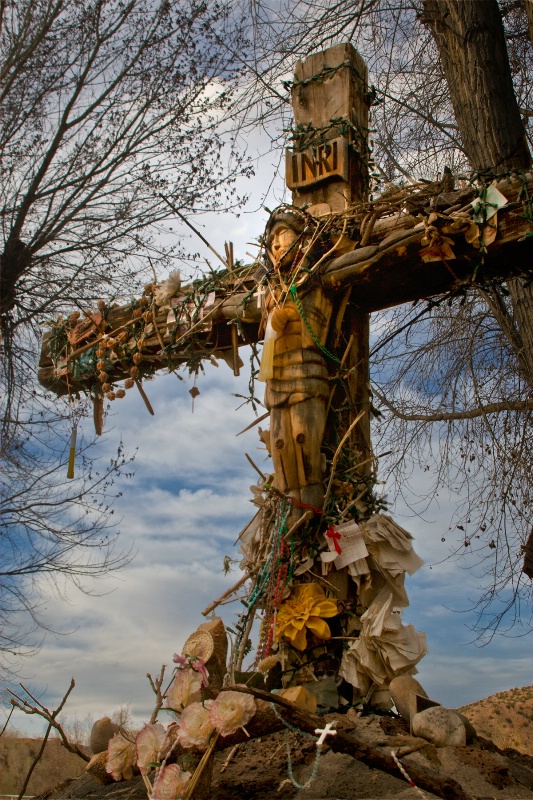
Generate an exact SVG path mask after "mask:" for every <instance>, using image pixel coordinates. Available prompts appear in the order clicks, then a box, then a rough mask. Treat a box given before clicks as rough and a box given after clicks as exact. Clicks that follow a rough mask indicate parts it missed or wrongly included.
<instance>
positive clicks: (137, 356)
mask: <svg viewBox="0 0 533 800" xmlns="http://www.w3.org/2000/svg"><path fill="white" fill-rule="evenodd" d="M142 360H143V357H142V355H141V354H140V353H134V354H133V359H132V361H133V363H134V364H140V363H141V361H142Z"/></svg>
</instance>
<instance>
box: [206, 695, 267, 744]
mask: <svg viewBox="0 0 533 800" xmlns="http://www.w3.org/2000/svg"><path fill="white" fill-rule="evenodd" d="M255 712H256V706H255V700H254V698H253V697H252V696H251V695H249V694H243V693H242V692H221V693H220V694H219V695H218V697H217V699H216V700H215V701H214V702H213V705H212V707H211V713H210V715H209V717H210V720H211V723H212V724H213V725H214V727H215V728H216V729H217V731H218V732H219V733H220V734H222V736H229V735H230V734H231V733H235V731H238V730H239V728H242V727H244V725H246V723H247V722H249V721H250V720H251V719H252V717H253V715H254V714H255Z"/></svg>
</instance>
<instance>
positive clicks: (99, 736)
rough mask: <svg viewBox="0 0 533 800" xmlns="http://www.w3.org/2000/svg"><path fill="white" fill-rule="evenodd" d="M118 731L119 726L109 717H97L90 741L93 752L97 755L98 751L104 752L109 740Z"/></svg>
mask: <svg viewBox="0 0 533 800" xmlns="http://www.w3.org/2000/svg"><path fill="white" fill-rule="evenodd" d="M118 732H119V726H118V725H116V724H115V723H114V722H111V719H110V718H109V717H102V719H97V720H96V722H95V723H94V725H93V727H92V728H91V738H90V742H89V746H90V748H91V753H93V755H96V753H102V752H103V751H104V750H107V745H108V744H109V740H110V739H112V738H113V736H114V735H115V733H118Z"/></svg>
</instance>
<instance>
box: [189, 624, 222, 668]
mask: <svg viewBox="0 0 533 800" xmlns="http://www.w3.org/2000/svg"><path fill="white" fill-rule="evenodd" d="M214 651H215V643H214V641H213V637H212V636H211V634H210V633H209V631H195V632H194V633H191V635H190V636H189V638H188V639H187V641H186V642H185V644H184V645H183V650H182V651H181V654H182V655H183V656H196V657H197V658H199V659H201V661H203V662H204V664H205V663H206V662H207V661H209V659H210V658H211V656H212V655H213V653H214Z"/></svg>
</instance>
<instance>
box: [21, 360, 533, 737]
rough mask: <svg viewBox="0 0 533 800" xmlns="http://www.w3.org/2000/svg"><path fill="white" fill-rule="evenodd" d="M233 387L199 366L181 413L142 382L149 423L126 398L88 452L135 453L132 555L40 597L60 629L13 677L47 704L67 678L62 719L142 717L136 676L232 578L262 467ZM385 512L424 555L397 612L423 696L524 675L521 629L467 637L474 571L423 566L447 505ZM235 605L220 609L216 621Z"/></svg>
mask: <svg viewBox="0 0 533 800" xmlns="http://www.w3.org/2000/svg"><path fill="white" fill-rule="evenodd" d="M246 383H247V378H246V377H245V376H244V375H243V376H242V377H241V378H240V379H236V378H234V376H233V375H232V373H231V371H230V370H229V368H228V367H227V366H226V365H224V364H222V365H221V366H220V367H219V369H215V368H214V367H207V368H206V375H205V377H202V378H200V379H199V381H198V386H199V388H200V392H201V394H200V396H199V397H197V399H196V401H195V409H194V413H192V411H191V405H192V403H191V397H190V395H189V393H188V389H189V388H190V386H191V385H192V383H191V382H189V383H185V382H183V383H182V382H179V381H177V380H176V379H175V377H173V376H171V375H170V376H159V377H158V378H157V379H156V380H154V381H153V382H151V383H147V384H146V390H147V392H148V394H149V397H150V400H151V402H152V405H153V406H154V409H155V412H156V414H155V417H150V416H149V415H148V413H147V411H146V409H145V407H144V404H143V403H142V401H141V400H140V397H138V396H137V393H133V392H129V393H128V395H127V398H126V399H125V400H123V401H121V403H120V404H119V403H115V404H114V411H115V412H116V413H115V414H114V416H113V417H112V418H111V419H108V420H107V422H106V427H107V428H108V431H107V432H106V434H105V436H104V437H103V439H102V441H101V442H100V446H101V449H102V452H106V453H107V452H111V451H112V450H113V449H114V447H115V446H116V444H117V443H118V441H119V440H120V439H121V438H122V439H123V441H124V443H125V446H126V449H128V448H133V447H137V446H138V447H139V453H138V456H137V459H136V473H135V476H134V478H133V479H131V480H129V481H127V482H125V484H124V487H123V488H124V494H123V496H122V498H121V499H120V500H119V502H118V504H117V514H120V515H121V516H122V523H121V530H122V537H123V541H124V545H125V546H128V545H129V544H130V543H131V542H133V543H134V545H135V549H136V551H137V553H136V556H135V558H134V559H133V561H132V562H131V563H130V564H129V565H128V567H126V568H125V569H124V570H123V571H122V572H121V573H119V574H118V575H117V576H116V577H115V578H114V579H109V580H106V581H105V582H104V583H102V584H101V585H97V586H96V587H95V591H96V592H97V593H98V594H99V595H100V596H98V594H97V595H96V596H94V595H84V594H82V593H80V592H79V591H76V590H74V589H72V588H71V589H69V590H68V591H67V597H68V602H67V603H66V602H65V601H64V599H61V598H59V597H53V598H51V599H50V601H49V602H48V603H47V614H48V616H49V618H50V619H51V621H52V623H53V625H54V626H55V627H56V629H57V630H62V631H65V632H70V633H69V635H65V636H54V635H48V636H47V638H46V641H45V644H44V646H43V648H42V650H41V652H40V653H39V654H38V655H37V656H36V657H35V658H33V659H32V660H31V661H29V662H27V663H26V664H25V666H24V678H25V679H26V680H27V681H28V682H29V683H30V684H31V686H32V687H33V689H34V691H37V692H39V693H41V692H42V693H43V702H45V703H46V704H47V705H52V706H54V705H55V704H56V703H57V702H58V700H59V697H60V694H61V693H62V692H63V691H64V690H65V689H66V688H67V686H68V684H69V681H70V678H71V677H72V676H74V677H75V679H76V682H77V687H76V689H75V691H74V694H73V695H72V699H71V700H70V701H69V705H68V709H67V711H68V713H70V714H74V713H76V714H77V715H78V717H80V718H84V717H85V716H86V715H87V714H92V715H93V716H94V717H95V718H97V717H98V716H101V715H104V714H106V713H109V712H110V711H111V710H112V709H114V708H115V707H117V706H120V705H123V704H130V705H131V711H132V713H133V715H134V717H135V718H136V720H137V721H139V722H141V721H142V720H144V719H146V718H147V717H148V716H149V714H150V711H151V703H152V698H151V692H150V689H149V685H148V682H147V679H146V677H145V676H146V672H151V673H155V672H157V671H158V670H159V667H160V665H161V664H162V663H166V664H171V662H172V655H173V653H174V652H176V651H177V650H179V649H180V647H181V645H182V643H183V641H184V640H185V638H186V637H187V636H188V635H189V634H190V633H191V632H192V631H193V630H195V629H196V627H197V625H198V624H199V623H200V622H203V621H204V618H203V617H202V616H201V611H202V610H203V609H204V608H205V607H206V606H208V605H209V603H210V602H211V601H212V600H213V599H215V598H217V597H218V596H220V595H221V594H222V592H223V591H224V589H225V588H227V587H229V586H230V585H232V584H233V583H234V582H235V581H236V579H237V577H238V574H239V573H238V572H237V571H234V572H233V573H231V574H230V575H228V576H224V574H223V567H222V564H223V558H224V556H225V555H232V556H236V553H235V548H234V547H233V543H234V541H235V539H236V538H237V535H238V533H239V531H240V530H241V528H242V527H243V525H244V524H245V523H246V521H247V520H248V519H249V518H250V517H251V516H252V514H253V507H252V506H251V505H250V502H249V500H250V498H251V493H250V490H249V487H250V485H251V484H252V483H255V480H256V474H255V472H254V471H253V470H252V468H251V467H250V466H249V464H248V462H247V461H246V458H245V456H244V453H245V452H248V453H249V454H250V455H251V456H252V458H253V459H254V460H255V461H256V463H257V464H258V465H259V466H260V467H265V468H268V463H269V462H267V461H265V455H266V454H265V452H264V451H262V450H261V449H258V448H259V447H260V443H259V439H258V436H257V431H256V429H254V430H252V431H250V432H248V433H246V434H244V435H242V436H239V437H237V436H236V434H237V433H238V432H239V431H240V430H242V429H243V428H244V427H245V426H246V425H247V424H248V423H249V422H250V421H252V419H253V412H252V410H251V409H250V408H249V407H245V408H241V409H240V410H235V409H236V406H237V405H238V404H239V403H240V401H239V400H238V399H237V398H235V397H234V396H233V394H234V393H236V392H238V393H242V394H244V393H245V388H246ZM384 489H386V487H384ZM392 513H393V516H394V517H395V519H396V520H397V521H398V522H399V523H400V524H402V525H403V526H404V527H406V528H407V529H408V530H410V531H411V532H412V533H413V535H414V536H415V547H416V550H417V552H418V553H419V554H420V555H421V556H422V557H423V558H424V559H425V561H426V565H425V566H424V567H422V568H421V570H420V571H419V572H418V573H416V575H414V576H413V577H412V578H408V579H407V588H408V593H409V597H410V601H411V606H410V608H408V609H406V611H405V614H404V616H405V621H406V622H411V623H413V624H414V625H415V627H416V628H417V629H418V630H423V631H425V632H426V634H427V638H428V646H429V653H428V655H427V656H426V658H425V659H424V660H423V661H422V663H421V664H420V673H419V676H418V677H419V680H420V682H421V683H422V685H423V686H424V688H425V689H426V691H427V692H428V694H429V695H430V696H431V697H433V698H434V699H435V700H438V701H440V702H442V703H444V704H445V705H447V706H458V705H462V704H464V703H468V702H471V701H473V700H476V699H479V698H481V697H483V696H486V695H489V694H492V693H494V692H497V691H502V690H504V689H507V688H510V687H513V686H519V685H524V684H529V683H532V682H533V680H532V675H531V659H530V655H531V638H530V637H525V638H513V639H509V638H502V637H496V638H495V639H494V640H493V641H492V642H491V643H490V644H488V645H487V646H486V647H479V646H476V644H474V643H472V640H473V638H474V637H473V634H472V632H471V630H470V629H469V626H471V625H472V624H473V622H474V617H473V615H472V614H469V613H466V612H465V611H464V609H466V608H468V607H469V605H470V598H473V597H476V593H477V591H478V588H477V581H476V578H475V576H474V574H473V573H472V571H465V570H463V569H462V568H460V567H459V566H457V565H456V564H453V563H451V562H449V561H444V562H443V563H440V564H437V563H436V562H439V561H441V560H442V558H443V556H445V555H446V553H447V547H448V545H447V544H445V543H444V544H443V543H442V542H441V536H443V535H445V533H446V531H447V526H448V516H449V514H450V513H451V511H450V506H449V505H448V504H447V503H442V505H441V507H440V508H433V509H430V511H429V512H428V513H427V514H426V520H427V521H423V520H421V519H418V518H413V517H412V515H409V514H408V511H407V509H405V508H403V509H402V508H401V507H399V508H396V509H392ZM104 592H108V593H104ZM239 606H240V604H239V603H235V604H231V605H227V606H224V607H223V608H222V609H221V614H222V616H223V618H224V620H225V621H226V622H227V623H229V624H231V623H232V622H233V621H234V620H235V616H234V614H235V612H236V611H237V610H238V609H239ZM517 632H518V631H517ZM28 722H30V724H28ZM15 724H16V725H17V727H19V728H23V729H26V730H30V731H34V732H35V731H38V730H39V728H40V727H42V726H40V725H39V723H38V721H37V720H31V721H30V720H26V719H24V718H23V717H22V715H18V719H16V720H15Z"/></svg>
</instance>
